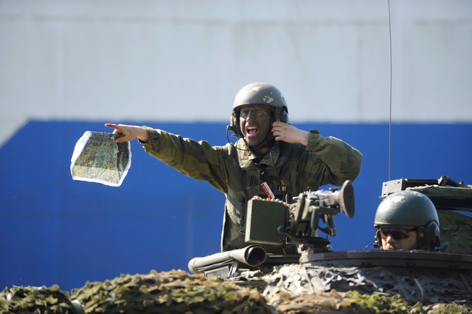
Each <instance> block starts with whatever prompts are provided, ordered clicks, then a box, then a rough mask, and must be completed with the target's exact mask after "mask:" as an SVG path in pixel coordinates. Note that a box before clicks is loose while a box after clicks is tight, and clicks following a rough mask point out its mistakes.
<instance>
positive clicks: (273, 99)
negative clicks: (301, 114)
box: [228, 82, 288, 137]
mask: <svg viewBox="0 0 472 314" xmlns="http://www.w3.org/2000/svg"><path fill="white" fill-rule="evenodd" d="M248 105H254V106H256V105H257V106H267V107H270V109H272V111H273V113H274V119H275V121H281V122H285V123H288V109H287V104H286V103H285V98H284V96H283V95H282V93H281V92H280V90H279V89H278V88H277V87H275V86H273V85H270V84H268V83H264V82H255V83H251V84H248V85H246V86H244V87H243V88H242V89H241V90H240V91H239V92H238V93H237V94H236V97H235V99H234V103H233V112H232V114H231V121H230V125H229V127H228V129H229V130H232V131H233V136H237V137H243V134H242V133H241V130H240V127H239V111H240V110H241V108H242V107H243V106H248Z"/></svg>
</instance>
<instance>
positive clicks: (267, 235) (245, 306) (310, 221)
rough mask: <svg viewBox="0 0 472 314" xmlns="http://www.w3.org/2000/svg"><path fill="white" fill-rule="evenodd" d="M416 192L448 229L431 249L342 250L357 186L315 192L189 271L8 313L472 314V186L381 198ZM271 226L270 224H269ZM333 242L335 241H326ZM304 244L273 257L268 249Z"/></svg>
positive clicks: (92, 289)
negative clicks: (344, 223) (340, 219)
mask: <svg viewBox="0 0 472 314" xmlns="http://www.w3.org/2000/svg"><path fill="white" fill-rule="evenodd" d="M399 191H416V192H419V193H422V195H426V196H427V197H428V198H429V199H430V200H431V201H432V203H433V204H434V208H435V210H436V211H437V214H438V215H437V217H439V222H440V239H441V242H440V243H437V244H438V246H437V247H434V248H433V249H432V250H372V249H370V250H368V249H366V250H360V251H338V252H336V251H333V249H332V248H331V246H330V240H329V237H333V236H336V233H337V230H336V224H335V221H334V217H335V216H336V215H337V214H338V213H340V212H342V213H344V214H345V215H347V216H348V217H353V216H354V214H355V201H354V188H353V185H352V183H351V182H350V181H346V182H345V183H344V184H343V186H342V187H341V188H333V189H330V190H329V191H325V190H319V191H306V192H304V193H301V194H300V195H299V196H297V197H296V198H295V199H294V203H292V204H287V203H284V202H281V201H278V200H273V199H272V200H267V199H261V198H254V199H252V200H251V201H250V203H249V206H248V213H247V214H248V219H247V225H246V230H247V232H246V235H245V237H246V239H245V240H246V242H248V243H249V244H250V245H248V246H247V247H245V248H242V249H238V250H234V251H228V252H221V253H215V254H213V255H210V256H206V257H196V258H193V259H191V260H190V262H189V269H190V271H191V272H192V273H194V274H190V273H188V272H186V271H183V270H173V271H170V272H162V273H157V272H156V271H153V270H152V271H151V272H150V273H149V274H146V275H140V274H136V275H121V276H120V277H118V278H115V279H113V280H107V281H105V282H87V283H86V285H85V286H84V287H82V288H79V289H74V290H72V293H71V295H69V294H68V293H67V292H64V291H60V290H59V287H58V286H57V285H54V286H52V287H49V288H47V287H44V286H43V287H12V288H8V287H7V288H5V289H4V290H3V291H2V292H1V293H0V313H71V314H92V313H93V314H95V313H112V314H114V313H267V314H275V313H300V314H301V313H414V314H419V313H464V314H466V313H472V287H471V286H472V217H471V213H472V187H471V186H466V185H465V184H464V183H462V182H459V183H457V182H455V181H453V180H451V179H450V178H448V177H441V178H440V179H439V180H434V179H433V180H429V179H428V180H422V179H399V180H393V181H388V182H385V183H383V188H382V195H381V198H384V199H385V198H388V197H389V195H394V194H393V193H396V192H399ZM261 221H263V223H260V222H261ZM321 234H325V235H326V236H324V235H323V236H321ZM265 244H268V245H280V244H287V245H296V246H297V252H298V253H297V254H283V255H277V254H271V253H268V252H267V251H266V250H265V249H264V245H265Z"/></svg>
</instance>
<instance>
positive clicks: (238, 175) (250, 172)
mask: <svg viewBox="0 0 472 314" xmlns="http://www.w3.org/2000/svg"><path fill="white" fill-rule="evenodd" d="M145 128H146V130H147V131H148V133H149V140H148V141H147V142H145V143H144V142H141V144H142V145H143V147H144V149H145V151H146V152H147V153H149V154H150V155H152V156H153V157H155V158H157V159H159V160H161V161H162V162H164V163H166V164H167V165H169V166H171V167H173V168H175V169H176V170H178V171H180V172H182V173H183V174H185V175H187V176H189V177H191V178H194V179H196V180H201V181H207V182H208V183H210V184H211V185H212V186H214V187H215V188H216V189H218V190H219V191H221V192H223V193H224V194H225V196H226V202H225V219H224V223H223V232H222V244H221V246H222V250H223V251H228V250H232V249H237V248H242V247H245V246H247V245H249V243H246V242H245V241H244V236H245V234H244V233H245V221H246V209H247V203H248V201H249V200H250V199H251V198H252V197H254V196H256V195H258V196H262V197H264V198H266V195H265V193H264V190H263V189H262V187H261V183H263V182H267V183H268V184H269V187H270V188H271V190H272V191H273V193H274V194H275V195H276V197H277V198H279V199H281V200H284V201H288V202H289V203H291V202H292V198H291V197H292V196H298V195H299V194H300V193H302V192H304V191H307V190H309V189H311V190H313V191H314V190H317V189H318V188H319V187H320V186H322V185H326V184H333V185H337V186H340V185H342V184H343V183H344V181H345V180H351V181H353V180H355V179H356V178H357V176H358V175H359V173H360V170H361V164H362V154H361V153H360V152H359V151H358V150H357V149H355V148H353V147H351V146H350V145H348V144H346V143H345V142H343V141H342V140H340V139H337V138H334V137H326V138H325V137H323V136H321V135H320V134H318V132H317V131H311V132H310V134H309V139H308V145H307V146H304V145H302V144H290V143H285V142H278V143H277V144H276V145H275V146H274V147H273V148H272V149H271V151H270V152H268V153H267V154H266V155H265V156H263V157H262V159H261V160H260V161H259V162H258V163H256V162H255V159H256V156H255V155H254V154H253V153H252V152H251V151H250V150H249V149H248V147H247V145H246V143H245V142H244V140H242V139H240V140H238V141H237V142H236V143H235V144H234V145H232V144H230V143H228V144H226V145H225V146H211V145H210V144H209V143H208V142H206V141H199V142H197V141H194V140H192V139H189V138H183V137H181V136H179V135H175V134H172V133H169V132H166V131H162V130H156V129H152V128H149V127H145ZM283 195H286V198H287V199H283V198H282V197H283ZM265 247H266V249H267V250H268V252H272V253H282V252H286V250H285V249H284V250H283V248H282V247H271V246H265ZM292 249H293V248H292Z"/></svg>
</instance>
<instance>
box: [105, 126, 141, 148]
mask: <svg viewBox="0 0 472 314" xmlns="http://www.w3.org/2000/svg"><path fill="white" fill-rule="evenodd" d="M105 126H106V127H107V128H112V129H114V131H113V133H121V134H123V136H122V137H119V138H117V139H116V140H115V142H116V143H121V142H131V141H132V140H134V139H135V138H139V139H140V140H141V141H142V142H147V141H148V140H149V133H148V132H147V130H146V129H144V128H142V127H140V126H137V125H126V124H113V123H105Z"/></svg>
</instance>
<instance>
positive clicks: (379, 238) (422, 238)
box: [374, 191, 441, 250]
mask: <svg viewBox="0 0 472 314" xmlns="http://www.w3.org/2000/svg"><path fill="white" fill-rule="evenodd" d="M374 226H375V228H376V232H375V240H376V242H375V243H374V247H379V248H380V249H382V250H435V249H436V248H438V247H439V246H440V242H441V241H440V237H439V232H440V231H439V219H438V214H437V211H436V208H435V206H434V204H433V202H431V200H430V199H429V198H428V197H427V196H426V195H424V194H422V193H419V192H414V191H399V192H395V193H393V194H391V195H389V196H388V197H387V198H385V199H384V200H383V201H382V203H380V205H379V207H378V208H377V212H376V214H375V222H374Z"/></svg>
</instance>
